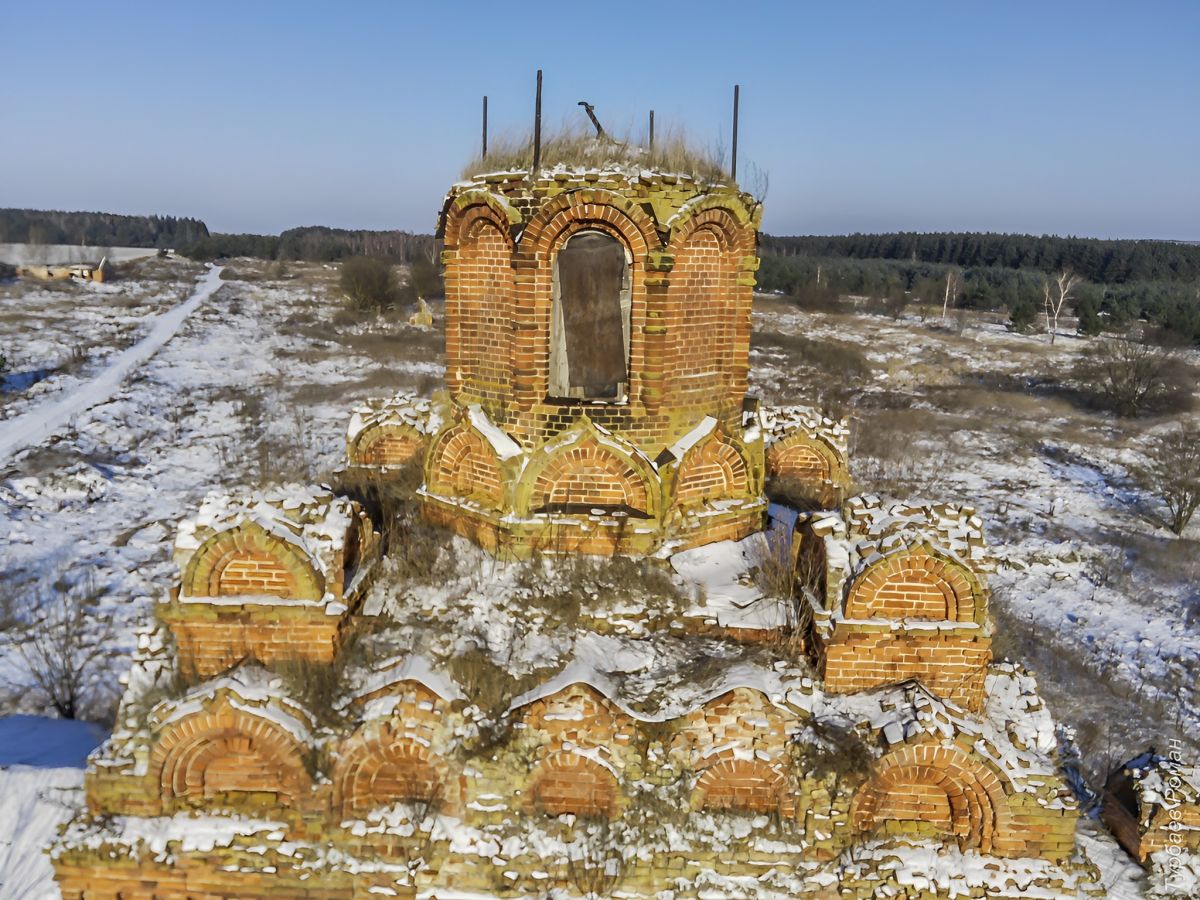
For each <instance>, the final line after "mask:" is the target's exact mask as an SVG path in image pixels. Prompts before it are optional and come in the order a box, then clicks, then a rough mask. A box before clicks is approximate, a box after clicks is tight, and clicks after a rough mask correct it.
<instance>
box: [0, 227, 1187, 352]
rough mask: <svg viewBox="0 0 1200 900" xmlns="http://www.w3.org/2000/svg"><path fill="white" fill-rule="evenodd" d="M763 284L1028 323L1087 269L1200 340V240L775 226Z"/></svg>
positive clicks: (1113, 316) (358, 247)
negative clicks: (950, 307)
mask: <svg viewBox="0 0 1200 900" xmlns="http://www.w3.org/2000/svg"><path fill="white" fill-rule="evenodd" d="M0 242H13V243H67V244H77V243H83V244H88V245H92V246H102V247H103V246H126V247H171V248H174V249H176V250H178V251H179V252H180V253H182V254H183V255H185V256H188V257H190V258H192V259H201V260H211V259H217V258H221V257H234V256H251V257H256V258H259V259H269V260H303V261H310V262H337V261H340V260H344V259H348V258H350V257H359V256H368V257H377V258H380V259H385V260H389V261H391V262H399V263H414V262H417V261H423V262H425V263H435V262H436V260H437V252H438V249H439V242H438V240H437V239H436V238H435V237H434V236H433V235H430V234H414V233H412V232H407V231H399V230H389V231H371V230H366V229H358V230H354V229H342V228H328V227H324V226H307V227H301V228H290V229H288V230H286V231H283V232H281V233H280V234H277V235H272V234H224V233H211V232H209V230H208V227H207V226H206V225H205V223H204V222H202V221H201V220H199V219H194V218H177V217H174V216H126V215H116V214H112V213H95V212H61V211H41V210H28V209H0ZM760 253H761V256H762V266H761V268H760V270H759V274H758V286H759V289H760V290H764V291H774V292H778V293H781V294H785V295H790V296H793V297H796V298H797V299H800V300H808V301H811V302H821V303H823V302H830V299H831V298H834V299H836V297H838V296H845V295H858V296H868V297H874V298H880V299H885V298H893V299H895V300H897V301H899V300H903V299H904V298H909V299H913V300H916V301H917V302H919V303H922V304H926V305H928V304H940V303H941V301H942V300H943V299H944V293H945V282H946V278H947V274H948V273H950V272H953V273H955V274H956V276H957V279H958V284H959V290H958V292H957V294H956V297H955V302H954V305H955V306H956V307H958V308H972V309H987V310H999V309H1005V310H1007V311H1008V312H1009V314H1010V316H1011V319H1012V322H1013V324H1014V326H1016V327H1019V328H1024V327H1028V326H1029V325H1031V324H1032V323H1033V321H1034V319H1035V318H1036V317H1037V315H1038V314H1039V313H1040V312H1041V310H1042V306H1043V288H1044V284H1045V280H1046V278H1047V276H1048V275H1050V274H1051V273H1055V272H1060V271H1071V272H1074V273H1075V274H1077V275H1079V276H1080V277H1081V278H1083V279H1084V280H1083V283H1082V284H1080V285H1079V286H1078V287H1077V288H1076V289H1075V291H1074V294H1073V297H1072V308H1073V311H1074V313H1075V315H1076V317H1077V318H1078V319H1079V322H1080V329H1081V330H1083V331H1085V332H1087V333H1098V332H1100V331H1102V330H1106V329H1113V328H1120V327H1123V326H1124V325H1125V324H1126V323H1128V322H1130V321H1132V320H1138V319H1141V320H1146V321H1148V322H1150V323H1152V324H1153V325H1156V326H1158V327H1159V328H1161V329H1162V330H1163V331H1164V332H1165V333H1167V334H1169V335H1171V336H1172V337H1173V338H1175V339H1178V340H1184V341H1196V342H1200V245H1193V244H1185V243H1179V242H1172V241H1157V240H1104V239H1098V238H1078V237H1057V236H1053V235H1042V236H1035V235H1020V234H991V233H971V232H930V233H917V232H897V233H883V234H850V235H803V236H776V235H768V234H764V235H762V237H761V241H760Z"/></svg>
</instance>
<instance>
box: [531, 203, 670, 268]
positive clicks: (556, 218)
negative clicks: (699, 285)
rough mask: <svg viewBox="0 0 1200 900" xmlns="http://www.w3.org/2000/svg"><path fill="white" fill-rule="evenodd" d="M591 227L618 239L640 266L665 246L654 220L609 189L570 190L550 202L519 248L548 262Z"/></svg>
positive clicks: (538, 216) (532, 224)
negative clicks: (573, 237) (570, 240)
mask: <svg viewBox="0 0 1200 900" xmlns="http://www.w3.org/2000/svg"><path fill="white" fill-rule="evenodd" d="M589 228H590V229H594V230H598V231H605V232H606V233H609V234H613V235H614V236H616V237H618V239H619V240H620V241H621V243H623V244H624V245H625V246H626V247H627V248H628V249H629V252H630V253H631V254H632V255H633V261H634V265H635V266H637V267H640V266H641V264H642V262H643V261H644V259H645V257H646V254H647V253H649V252H650V250H652V249H656V248H658V247H659V246H661V244H660V241H659V237H658V229H657V227H656V226H655V224H654V220H653V219H651V218H650V216H648V215H647V214H646V213H645V211H644V210H642V209H641V208H640V207H639V206H638V205H637V204H635V203H633V202H632V201H631V200H628V199H627V198H625V197H622V196H621V195H620V194H615V193H613V192H612V191H605V190H575V191H567V192H565V193H563V194H560V195H559V196H557V197H555V198H554V199H553V200H550V201H548V202H546V203H545V204H544V205H543V206H542V208H541V209H540V210H539V211H538V214H537V215H536V216H534V217H533V219H532V220H530V222H529V224H528V225H527V226H526V228H525V231H524V232H523V233H522V234H521V239H520V243H519V245H518V246H519V249H521V250H522V251H524V252H526V253H533V254H536V255H537V256H538V257H540V258H541V259H542V260H543V261H544V262H548V261H549V259H550V258H551V257H552V256H553V254H554V252H555V251H557V250H558V249H559V248H561V247H562V246H563V244H565V243H566V242H567V240H568V238H570V236H571V235H572V234H574V233H575V232H576V231H580V230H584V229H589Z"/></svg>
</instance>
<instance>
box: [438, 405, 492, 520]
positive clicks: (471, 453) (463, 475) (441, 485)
mask: <svg viewBox="0 0 1200 900" xmlns="http://www.w3.org/2000/svg"><path fill="white" fill-rule="evenodd" d="M431 487H432V489H433V490H434V491H435V492H436V493H445V494H449V495H450V496H454V497H469V498H471V499H473V500H478V501H480V502H481V503H483V504H484V505H487V506H496V505H498V504H499V503H500V498H501V496H502V494H501V476H500V464H499V463H498V462H497V461H496V454H495V453H494V452H493V451H492V449H491V448H490V447H489V446H488V445H487V444H486V443H484V440H483V438H481V437H480V436H479V434H478V433H476V432H475V431H473V430H472V429H470V428H469V427H467V426H466V425H459V426H457V428H455V429H454V430H453V431H451V432H449V433H448V434H447V435H445V436H444V437H442V438H441V439H440V440H439V441H438V446H437V447H436V448H435V449H434V459H433V468H432V484H431Z"/></svg>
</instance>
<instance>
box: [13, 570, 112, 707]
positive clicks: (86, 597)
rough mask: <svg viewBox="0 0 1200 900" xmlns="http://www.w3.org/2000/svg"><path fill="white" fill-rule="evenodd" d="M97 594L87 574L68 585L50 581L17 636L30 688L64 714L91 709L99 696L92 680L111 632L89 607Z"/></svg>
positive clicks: (94, 680)
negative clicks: (74, 585)
mask: <svg viewBox="0 0 1200 900" xmlns="http://www.w3.org/2000/svg"><path fill="white" fill-rule="evenodd" d="M99 594H100V592H99V591H98V589H97V588H96V586H95V583H94V581H93V580H92V579H91V578H90V577H89V578H88V579H86V580H85V581H84V582H83V583H82V584H81V585H79V586H77V587H74V588H72V587H70V586H68V585H67V584H66V583H65V582H64V581H63V580H62V579H58V580H56V581H55V582H54V583H53V584H52V585H50V586H49V587H48V588H47V589H46V591H45V592H44V595H43V598H42V599H43V602H42V603H41V604H40V606H39V609H38V611H37V613H36V618H34V620H33V621H32V622H31V623H30V624H28V625H27V626H25V628H24V629H23V630H22V632H21V634H20V635H19V636H18V638H17V651H18V653H19V654H20V656H21V659H22V660H23V661H24V663H25V667H26V671H27V673H28V676H29V682H30V687H32V688H33V689H34V690H36V691H39V692H40V693H42V694H44V695H45V697H46V701H47V702H48V703H49V704H50V705H51V706H53V707H54V709H55V710H56V711H57V712H58V714H59V715H60V716H62V717H63V718H64V719H74V718H76V717H77V716H79V715H81V714H83V713H85V712H88V711H94V710H93V707H94V706H95V704H96V702H97V701H98V699H99V698H98V694H99V690H98V689H97V687H96V681H97V680H98V676H99V675H100V674H101V667H102V664H103V662H104V658H105V655H106V654H107V653H108V651H109V649H110V647H111V645H112V637H113V625H112V621H111V620H110V619H105V618H101V617H99V616H94V615H92V611H93V610H90V609H89V607H94V606H95V601H96V600H97V598H98V597H99Z"/></svg>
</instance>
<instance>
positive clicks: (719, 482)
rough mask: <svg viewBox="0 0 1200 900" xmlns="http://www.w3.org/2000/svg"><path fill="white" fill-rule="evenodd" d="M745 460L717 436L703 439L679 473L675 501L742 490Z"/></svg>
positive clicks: (694, 500) (693, 500)
mask: <svg viewBox="0 0 1200 900" xmlns="http://www.w3.org/2000/svg"><path fill="white" fill-rule="evenodd" d="M746 480H747V479H746V463H745V461H744V460H743V459H742V456H741V454H740V453H738V452H737V450H735V449H734V448H733V447H731V446H730V445H729V444H726V443H724V442H722V441H720V440H716V439H713V440H709V441H706V442H705V443H704V444H703V445H702V446H700V447H698V448H696V450H695V451H694V452H693V453H691V454H689V455H688V456H687V457H686V458H685V460H684V464H683V468H682V470H681V471H680V473H679V481H678V482H677V484H676V488H675V502H676V503H678V504H679V505H680V506H686V505H689V504H693V503H702V502H704V501H705V500H710V499H721V498H724V497H734V496H738V495H741V494H744V493H745V492H746V490H747V487H746Z"/></svg>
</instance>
